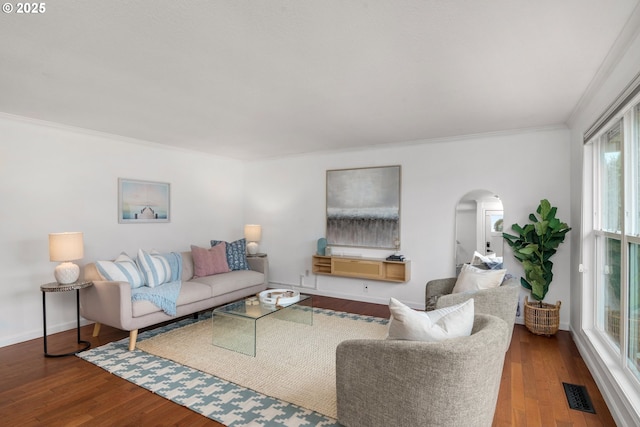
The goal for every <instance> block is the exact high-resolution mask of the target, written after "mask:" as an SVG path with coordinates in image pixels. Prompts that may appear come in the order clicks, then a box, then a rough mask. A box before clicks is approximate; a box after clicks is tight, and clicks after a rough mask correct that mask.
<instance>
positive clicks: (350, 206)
mask: <svg viewBox="0 0 640 427" xmlns="http://www.w3.org/2000/svg"><path fill="white" fill-rule="evenodd" d="M327 245H334V246H358V247H370V248H381V249H397V248H399V246H400V166H379V167H370V168H358V169H338V170H328V171H327Z"/></svg>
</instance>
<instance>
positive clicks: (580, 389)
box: [562, 383, 596, 414]
mask: <svg viewBox="0 0 640 427" xmlns="http://www.w3.org/2000/svg"><path fill="white" fill-rule="evenodd" d="M562 385H563V387H564V393H565V394H566V395H567V401H568V402H569V408H571V409H575V410H578V411H582V412H590V413H592V414H595V413H596V410H595V409H594V408H593V404H592V403H591V399H590V398H589V393H588V392H587V388H586V387H585V386H583V385H575V384H567V383H562Z"/></svg>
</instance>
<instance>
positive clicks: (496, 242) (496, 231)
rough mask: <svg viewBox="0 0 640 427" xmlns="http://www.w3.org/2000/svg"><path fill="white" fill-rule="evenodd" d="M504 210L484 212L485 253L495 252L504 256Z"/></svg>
mask: <svg viewBox="0 0 640 427" xmlns="http://www.w3.org/2000/svg"><path fill="white" fill-rule="evenodd" d="M502 217H503V211H485V212H484V241H485V245H484V250H485V252H484V253H485V255H491V254H492V253H495V254H496V256H498V257H501V256H502V243H503V242H502V228H503V227H502V223H503V218H502Z"/></svg>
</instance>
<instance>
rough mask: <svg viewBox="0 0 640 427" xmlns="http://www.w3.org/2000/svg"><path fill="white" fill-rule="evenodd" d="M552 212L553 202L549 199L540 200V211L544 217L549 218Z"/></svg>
mask: <svg viewBox="0 0 640 427" xmlns="http://www.w3.org/2000/svg"><path fill="white" fill-rule="evenodd" d="M549 212H551V203H549V201H548V200H547V199H543V200H540V206H539V207H538V213H539V214H540V217H541V218H542V219H547V218H548V216H549Z"/></svg>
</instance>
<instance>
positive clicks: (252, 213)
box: [245, 129, 571, 329]
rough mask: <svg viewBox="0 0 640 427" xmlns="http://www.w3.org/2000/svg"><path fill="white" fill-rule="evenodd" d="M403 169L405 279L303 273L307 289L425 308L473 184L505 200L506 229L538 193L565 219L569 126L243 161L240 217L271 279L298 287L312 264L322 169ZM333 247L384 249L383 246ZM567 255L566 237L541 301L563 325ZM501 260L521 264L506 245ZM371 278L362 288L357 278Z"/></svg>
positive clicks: (447, 261) (450, 261)
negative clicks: (254, 226) (557, 311)
mask: <svg viewBox="0 0 640 427" xmlns="http://www.w3.org/2000/svg"><path fill="white" fill-rule="evenodd" d="M396 164H399V165H401V166H402V206H401V239H402V248H401V252H402V253H403V254H404V255H405V256H407V257H409V258H410V259H411V260H412V273H411V274H412V278H411V281H410V282H408V283H406V284H392V283H385V282H375V281H366V280H357V279H345V278H337V277H328V276H313V275H310V276H308V277H304V278H303V283H304V285H305V286H317V290H314V291H313V292H316V293H319V294H324V295H329V296H336V297H343V298H348V299H357V300H364V301H371V302H378V303H382V304H386V303H388V300H389V297H391V296H393V297H396V298H398V299H400V300H402V301H404V302H405V303H407V304H410V305H411V306H413V307H416V308H424V286H425V283H426V282H427V281H428V280H431V279H436V278H443V277H452V276H453V274H454V271H455V268H454V234H455V227H454V225H455V224H454V217H455V207H456V204H457V203H458V200H459V199H460V198H461V197H462V196H463V195H464V194H466V193H467V192H468V191H470V190H473V189H479V188H480V189H487V190H490V191H492V192H495V193H496V194H498V195H499V196H500V198H501V199H502V201H503V203H504V212H505V231H508V230H509V229H510V226H511V224H513V223H514V222H518V223H520V224H522V223H524V222H528V216H529V213H531V212H534V211H535V209H536V208H537V206H538V204H539V202H540V200H541V199H543V198H548V199H549V200H550V201H551V202H552V204H553V205H555V206H558V214H559V217H560V218H561V219H563V220H565V221H569V215H570V212H569V191H570V188H569V170H568V168H567V165H568V164H569V132H568V130H567V129H553V130H551V129H549V130H539V131H531V132H519V133H512V134H506V133H505V134H499V135H488V136H479V137H474V138H464V139H459V140H448V141H443V142H429V143H426V142H425V143H423V144H412V145H405V146H400V147H395V148H376V149H369V150H358V151H351V152H348V151H345V152H337V153H323V154H313V155H307V156H298V157H291V158H286V159H277V160H269V161H259V162H253V163H250V164H248V167H247V173H246V181H247V188H246V192H245V203H246V216H247V220H248V221H250V222H254V223H258V224H262V226H263V227H262V230H263V239H262V242H261V244H260V245H261V251H264V252H267V253H268V254H269V260H270V272H271V276H270V281H271V282H272V283H273V284H274V285H280V284H282V285H298V284H300V280H301V278H300V275H304V274H305V272H306V271H307V270H311V255H312V254H313V253H314V252H315V248H316V240H317V239H318V238H320V237H323V236H324V235H325V173H326V170H327V169H341V168H356V167H366V166H381V165H396ZM337 250H338V251H342V252H348V253H353V254H363V255H377V256H386V255H387V254H389V253H390V251H372V250H362V249H355V248H353V249H350V250H344V249H341V248H338V249H337ZM569 254H570V243H569V242H567V243H565V244H564V245H563V246H562V247H561V248H560V250H559V251H558V253H557V254H556V256H555V257H554V259H553V261H554V263H555V270H554V281H553V283H552V285H551V287H550V291H549V293H548V295H547V297H546V301H548V302H553V303H555V301H557V300H561V301H562V309H561V327H562V328H563V329H567V328H568V321H569V308H570V305H571V304H570V301H569V266H568V264H569ZM505 260H506V261H505V263H506V266H507V268H508V270H509V271H510V272H511V273H513V274H514V275H517V276H520V275H522V274H523V272H522V268H521V266H520V264H519V263H518V262H517V261H516V260H515V258H513V256H512V252H511V251H510V249H508V248H505ZM364 282H367V284H368V285H369V289H368V292H364V290H363V285H362V284H363V283H364Z"/></svg>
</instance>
